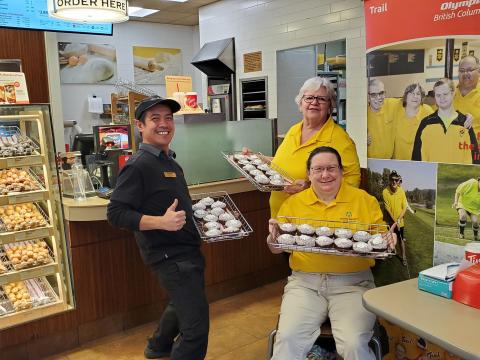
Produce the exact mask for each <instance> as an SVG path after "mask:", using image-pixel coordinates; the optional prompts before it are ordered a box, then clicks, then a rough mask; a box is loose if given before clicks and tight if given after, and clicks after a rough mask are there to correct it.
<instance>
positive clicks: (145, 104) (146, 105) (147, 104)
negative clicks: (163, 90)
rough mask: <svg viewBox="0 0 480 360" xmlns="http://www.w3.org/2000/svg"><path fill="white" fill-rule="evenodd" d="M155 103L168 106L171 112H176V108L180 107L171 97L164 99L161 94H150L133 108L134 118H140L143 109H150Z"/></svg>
mask: <svg viewBox="0 0 480 360" xmlns="http://www.w3.org/2000/svg"><path fill="white" fill-rule="evenodd" d="M156 105H165V106H168V107H169V108H170V110H172V113H176V112H177V111H178V110H180V109H181V108H182V107H181V106H180V104H179V103H178V102H177V101H175V100H173V99H165V98H162V97H161V96H151V97H149V98H146V99H144V100H142V101H141V102H140V103H139V104H138V106H137V109H136V110H135V119H137V120H142V117H143V115H144V114H145V111H147V110H148V109H151V108H152V107H154V106H156Z"/></svg>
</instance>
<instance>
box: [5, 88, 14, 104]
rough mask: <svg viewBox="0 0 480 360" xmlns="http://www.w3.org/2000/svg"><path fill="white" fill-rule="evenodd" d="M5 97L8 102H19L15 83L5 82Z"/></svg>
mask: <svg viewBox="0 0 480 360" xmlns="http://www.w3.org/2000/svg"><path fill="white" fill-rule="evenodd" d="M4 90H5V98H6V100H7V101H6V102H7V103H9V104H15V103H16V102H17V96H16V94H15V85H14V84H5V85H4Z"/></svg>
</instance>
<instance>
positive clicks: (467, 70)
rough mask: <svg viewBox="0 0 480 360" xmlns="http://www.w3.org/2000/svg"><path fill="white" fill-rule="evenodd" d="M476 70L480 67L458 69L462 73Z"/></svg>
mask: <svg viewBox="0 0 480 360" xmlns="http://www.w3.org/2000/svg"><path fill="white" fill-rule="evenodd" d="M475 70H478V67H476V68H471V69H458V72H459V73H460V74H471V73H473V72H474V71H475Z"/></svg>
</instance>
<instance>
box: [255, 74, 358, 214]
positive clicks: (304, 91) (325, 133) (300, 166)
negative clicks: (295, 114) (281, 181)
mask: <svg viewBox="0 0 480 360" xmlns="http://www.w3.org/2000/svg"><path fill="white" fill-rule="evenodd" d="M295 102H296V103H297V105H298V109H299V110H300V112H301V113H302V114H303V120H302V121H300V122H299V123H297V124H295V125H293V126H292V127H291V128H290V129H289V130H288V132H287V134H286V135H285V138H284V140H283V142H282V144H281V145H280V146H279V148H278V149H277V152H276V153H275V156H274V157H273V160H272V162H273V163H274V164H275V165H277V166H279V167H280V168H281V169H283V170H285V172H286V173H287V174H289V175H290V176H291V177H292V178H293V179H297V181H295V183H294V184H292V185H289V186H286V187H285V189H284V191H283V192H282V191H275V192H272V193H271V195H270V212H271V216H272V217H276V214H277V212H278V209H279V208H280V206H281V205H282V203H283V202H284V201H285V199H287V198H288V196H289V195H291V194H295V193H297V192H299V191H301V190H303V189H305V188H306V187H308V181H307V172H306V170H305V162H306V161H307V158H308V156H309V155H310V153H311V152H312V150H313V149H315V148H316V147H318V146H331V147H332V148H334V149H336V150H337V151H338V152H339V153H340V155H341V156H342V159H343V163H344V178H345V181H346V182H347V183H348V184H350V185H353V186H355V187H359V186H360V163H359V161H358V155H357V149H356V147H355V143H354V142H353V140H352V139H351V138H350V136H348V134H347V133H346V132H345V130H343V129H342V128H341V127H340V126H339V125H337V124H336V123H335V121H334V120H333V118H332V116H331V114H332V110H333V109H334V108H335V106H336V93H335V89H334V88H333V86H332V84H331V82H330V80H328V79H327V78H322V77H314V78H311V79H308V80H307V81H305V83H304V84H303V86H302V87H301V88H300V91H299V93H298V95H297V96H296V98H295ZM246 151H248V149H246Z"/></svg>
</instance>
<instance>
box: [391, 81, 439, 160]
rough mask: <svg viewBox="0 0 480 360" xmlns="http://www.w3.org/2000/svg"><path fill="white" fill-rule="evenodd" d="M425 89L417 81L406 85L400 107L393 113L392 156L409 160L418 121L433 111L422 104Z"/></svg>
mask: <svg viewBox="0 0 480 360" xmlns="http://www.w3.org/2000/svg"><path fill="white" fill-rule="evenodd" d="M424 98H425V91H424V90H423V88H422V86H421V85H420V84H419V83H414V84H410V85H408V86H407V87H406V89H405V92H404V93H403V98H402V105H403V107H402V108H399V109H398V111H397V113H396V114H395V115H396V116H395V120H394V124H395V125H394V126H395V131H394V134H395V140H394V149H393V158H394V159H398V160H411V159H412V151H413V142H414V140H415V135H416V133H417V130H418V126H419V125H420V122H421V121H422V120H423V119H424V118H425V117H427V116H428V115H430V114H432V113H433V110H432V108H431V107H430V106H429V105H426V104H423V99H424Z"/></svg>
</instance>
